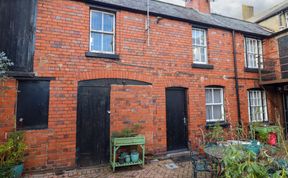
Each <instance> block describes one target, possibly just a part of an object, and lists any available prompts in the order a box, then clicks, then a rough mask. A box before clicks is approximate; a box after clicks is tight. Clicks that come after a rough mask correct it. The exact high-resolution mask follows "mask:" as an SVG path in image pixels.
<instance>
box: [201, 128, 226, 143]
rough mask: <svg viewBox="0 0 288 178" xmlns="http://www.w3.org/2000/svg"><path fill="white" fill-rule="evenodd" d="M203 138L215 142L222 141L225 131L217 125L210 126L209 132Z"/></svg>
mask: <svg viewBox="0 0 288 178" xmlns="http://www.w3.org/2000/svg"><path fill="white" fill-rule="evenodd" d="M205 139H206V141H207V142H210V143H211V142H212V143H216V142H218V141H224V140H225V132H224V129H223V128H222V127H221V126H220V125H219V124H217V125H215V126H214V127H212V128H211V130H210V131H209V132H207V133H206V134H205Z"/></svg>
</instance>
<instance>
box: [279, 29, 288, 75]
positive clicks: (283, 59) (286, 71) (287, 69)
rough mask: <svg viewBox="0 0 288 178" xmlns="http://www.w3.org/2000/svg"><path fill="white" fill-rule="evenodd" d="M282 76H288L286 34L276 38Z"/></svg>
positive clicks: (287, 37) (287, 40)
mask: <svg viewBox="0 0 288 178" xmlns="http://www.w3.org/2000/svg"><path fill="white" fill-rule="evenodd" d="M278 45H279V56H280V64H281V71H282V78H288V65H287V64H288V35H287V36H284V37H281V38H279V39H278Z"/></svg>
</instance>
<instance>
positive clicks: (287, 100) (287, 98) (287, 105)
mask: <svg viewBox="0 0 288 178" xmlns="http://www.w3.org/2000/svg"><path fill="white" fill-rule="evenodd" d="M283 96H284V97H283V99H284V105H283V106H284V108H283V110H284V118H285V134H286V137H287V136H288V93H285V94H284V95H283Z"/></svg>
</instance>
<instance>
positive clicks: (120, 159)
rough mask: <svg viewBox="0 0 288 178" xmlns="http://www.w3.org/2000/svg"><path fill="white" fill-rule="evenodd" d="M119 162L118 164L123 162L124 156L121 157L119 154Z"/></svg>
mask: <svg viewBox="0 0 288 178" xmlns="http://www.w3.org/2000/svg"><path fill="white" fill-rule="evenodd" d="M119 163H120V164H123V163H125V158H122V157H121V156H120V157H119Z"/></svg>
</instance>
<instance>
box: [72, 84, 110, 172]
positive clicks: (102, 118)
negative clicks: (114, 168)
mask: <svg viewBox="0 0 288 178" xmlns="http://www.w3.org/2000/svg"><path fill="white" fill-rule="evenodd" d="M109 110H110V88H109V87H96V86H83V87H79V89H78V115H77V163H78V166H80V167H81V166H92V165H97V164H103V163H107V162H108V161H109V142H110V115H109V113H110V111H109Z"/></svg>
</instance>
